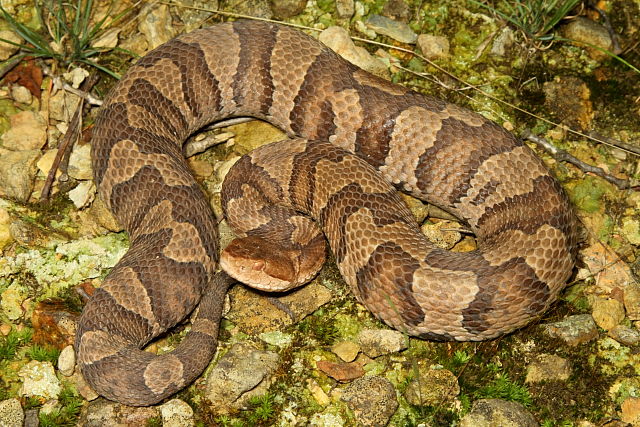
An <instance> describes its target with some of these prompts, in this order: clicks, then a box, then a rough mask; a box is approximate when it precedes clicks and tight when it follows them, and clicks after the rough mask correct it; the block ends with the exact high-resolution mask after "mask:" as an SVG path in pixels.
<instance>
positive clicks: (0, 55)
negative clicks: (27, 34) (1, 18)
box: [0, 30, 22, 61]
mask: <svg viewBox="0 0 640 427" xmlns="http://www.w3.org/2000/svg"><path fill="white" fill-rule="evenodd" d="M0 39H5V40H9V41H11V42H14V43H22V37H20V36H19V35H17V34H16V33H14V32H13V31H9V30H2V31H0ZM18 49H19V47H18V46H14V45H12V44H10V43H5V42H2V41H0V61H4V60H5V59H9V58H10V57H11V56H12V55H13V54H14V53H16V52H17V51H18Z"/></svg>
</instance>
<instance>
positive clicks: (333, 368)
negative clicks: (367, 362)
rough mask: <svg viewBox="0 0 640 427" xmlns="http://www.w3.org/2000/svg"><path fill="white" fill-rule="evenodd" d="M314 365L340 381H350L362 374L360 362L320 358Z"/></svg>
mask: <svg viewBox="0 0 640 427" xmlns="http://www.w3.org/2000/svg"><path fill="white" fill-rule="evenodd" d="M316 366H317V367H318V369H320V370H321V371H322V372H324V373H325V374H327V375H328V376H330V377H331V378H333V379H335V380H337V381H340V382H347V381H352V380H354V379H356V378H360V377H361V376H363V375H364V369H362V364H360V363H358V362H352V363H344V362H341V363H334V362H329V361H327V360H320V361H318V362H316Z"/></svg>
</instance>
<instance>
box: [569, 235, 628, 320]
mask: <svg viewBox="0 0 640 427" xmlns="http://www.w3.org/2000/svg"><path fill="white" fill-rule="evenodd" d="M580 254H581V259H582V261H583V262H584V263H585V265H586V266H587V268H588V269H589V272H590V273H591V274H593V275H594V276H595V277H596V278H597V280H596V286H597V289H598V290H599V292H600V293H611V292H613V290H614V289H616V288H622V289H624V293H625V296H624V299H625V300H626V299H627V295H626V294H627V292H628V291H629V292H633V289H632V287H630V286H629V285H631V284H633V283H634V279H633V274H632V272H631V269H630V268H629V264H628V263H626V262H625V261H624V260H622V259H621V258H620V257H619V256H618V255H617V254H616V253H615V250H614V249H613V248H612V247H610V246H608V245H606V244H605V243H603V242H595V243H594V244H592V245H591V246H588V247H587V248H585V249H583V250H581V251H580ZM638 295H639V296H640V293H639V294H638ZM638 301H640V298H639V299H638ZM625 305H626V302H625ZM637 307H638V308H637V313H636V314H638V316H639V317H638V319H640V303H639V305H638V306H637ZM627 310H629V309H628V308H627ZM632 316H633V311H632V312H631V315H630V319H632V320H633V317H632Z"/></svg>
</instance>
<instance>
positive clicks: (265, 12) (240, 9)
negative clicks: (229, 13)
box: [233, 0, 273, 19]
mask: <svg viewBox="0 0 640 427" xmlns="http://www.w3.org/2000/svg"><path fill="white" fill-rule="evenodd" d="M233 11H234V12H235V13H238V14H241V15H248V16H253V17H256V18H266V19H271V18H273V12H271V7H270V6H269V0H246V1H238V2H235V3H234V5H233Z"/></svg>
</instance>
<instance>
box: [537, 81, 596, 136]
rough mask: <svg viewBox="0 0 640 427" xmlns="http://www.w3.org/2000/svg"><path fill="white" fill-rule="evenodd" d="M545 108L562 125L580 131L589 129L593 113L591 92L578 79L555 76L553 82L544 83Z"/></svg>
mask: <svg viewBox="0 0 640 427" xmlns="http://www.w3.org/2000/svg"><path fill="white" fill-rule="evenodd" d="M542 90H543V92H544V95H545V101H544V102H545V106H546V107H548V108H549V109H550V110H551V111H552V112H553V113H554V114H555V116H556V117H558V119H559V120H561V121H562V123H564V124H566V125H569V126H571V127H574V128H578V129H580V130H586V129H589V128H590V126H591V121H592V120H593V116H594V114H595V113H594V111H593V103H592V102H591V99H590V98H591V90H589V87H588V86H587V85H586V84H585V83H584V82H583V81H582V80H580V79H579V78H578V77H573V76H556V78H555V79H554V80H553V81H550V82H546V83H544V85H543V87H542Z"/></svg>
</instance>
